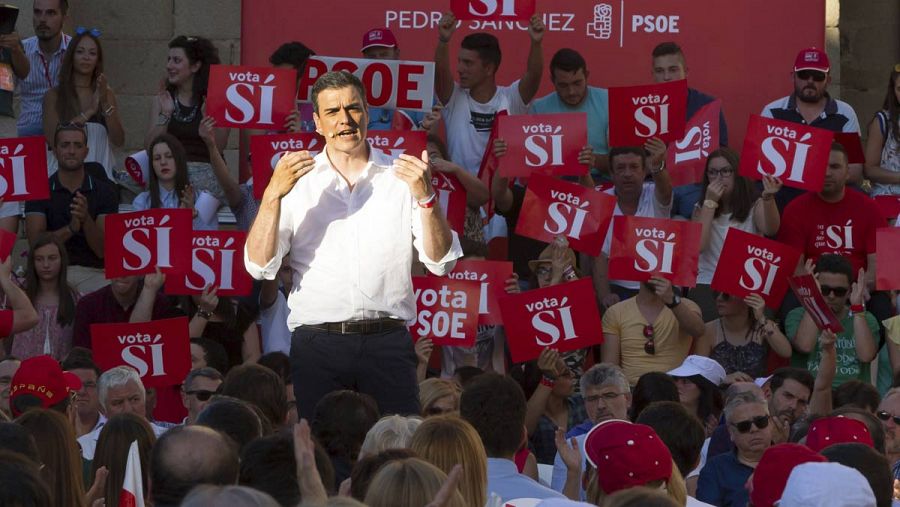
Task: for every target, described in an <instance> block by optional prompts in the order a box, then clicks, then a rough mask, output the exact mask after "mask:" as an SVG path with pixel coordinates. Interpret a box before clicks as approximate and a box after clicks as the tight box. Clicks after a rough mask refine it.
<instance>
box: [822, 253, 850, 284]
mask: <svg viewBox="0 0 900 507" xmlns="http://www.w3.org/2000/svg"><path fill="white" fill-rule="evenodd" d="M816 273H834V274H837V275H844V276H846V277H847V283H848V284H852V283H853V281H854V280H856V277H855V276H853V265H852V264H850V261H849V260H847V258H846V257H844V256H843V255H840V254H822V255H820V256H819V260H817V261H816Z"/></svg>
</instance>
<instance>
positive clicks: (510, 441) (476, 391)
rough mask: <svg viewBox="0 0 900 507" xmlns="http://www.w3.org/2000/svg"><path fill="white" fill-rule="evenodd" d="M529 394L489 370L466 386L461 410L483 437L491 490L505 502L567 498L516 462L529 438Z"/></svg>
mask: <svg viewBox="0 0 900 507" xmlns="http://www.w3.org/2000/svg"><path fill="white" fill-rule="evenodd" d="M525 408H526V401H525V393H523V392H522V388H521V387H519V384H517V383H516V381H515V380H513V379H512V378H510V377H507V376H504V375H499V374H497V373H485V374H483V375H479V376H477V377H475V378H474V379H473V380H472V381H471V382H470V383H469V385H467V386H466V389H465V391H463V393H462V396H461V397H460V400H459V413H460V415H461V416H462V418H463V419H465V420H466V421H468V422H469V424H471V425H472V426H473V427H474V428H475V431H477V432H478V436H480V437H481V442H482V443H483V444H484V450H485V452H486V453H487V457H488V460H487V491H488V495H490V494H491V493H494V494H496V495H497V496H499V497H500V498H501V499H502V500H503V501H504V502H509V501H511V500H514V499H517V498H539V499H545V498H565V497H564V496H563V495H562V494H560V493H557V492H556V491H553V490H552V489H550V488H547V487H545V486H542V485H541V484H540V483H538V482H537V481H535V480H534V479H532V478H530V477H528V476H525V475H522V474H520V473H519V470H518V469H517V468H516V464H515V462H514V461H513V459H514V457H515V455H516V453H517V452H518V451H519V449H521V448H522V446H523V445H524V444H525V440H526V439H527V438H528V434H527V431H526V430H525Z"/></svg>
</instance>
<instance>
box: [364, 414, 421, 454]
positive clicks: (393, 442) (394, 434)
mask: <svg viewBox="0 0 900 507" xmlns="http://www.w3.org/2000/svg"><path fill="white" fill-rule="evenodd" d="M420 424H422V418H421V417H416V416H410V417H403V416H402V415H396V414H395V415H389V416H385V417H382V418H381V419H379V420H378V422H377V423H375V426H372V428H371V429H370V430H369V432H368V433H366V439H365V440H363V444H362V447H360V449H359V459H362V458H364V457H366V456H374V455H376V454H378V453H380V452H381V451H386V450H388V449H403V448H405V447H409V442H410V440H411V439H412V436H413V434H414V433H415V432H416V428H418V427H419V425H420Z"/></svg>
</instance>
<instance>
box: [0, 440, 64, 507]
mask: <svg viewBox="0 0 900 507" xmlns="http://www.w3.org/2000/svg"><path fill="white" fill-rule="evenodd" d="M0 505H28V506H33V507H51V506H53V505H58V504H57V503H56V502H55V501H54V498H53V492H52V490H51V489H50V487H49V486H48V485H47V483H46V482H45V481H44V479H43V478H42V477H41V470H40V469H39V468H38V463H36V462H34V461H32V460H30V459H28V458H26V457H25V456H23V455H21V454H19V453H16V452H12V451H7V450H2V449H0Z"/></svg>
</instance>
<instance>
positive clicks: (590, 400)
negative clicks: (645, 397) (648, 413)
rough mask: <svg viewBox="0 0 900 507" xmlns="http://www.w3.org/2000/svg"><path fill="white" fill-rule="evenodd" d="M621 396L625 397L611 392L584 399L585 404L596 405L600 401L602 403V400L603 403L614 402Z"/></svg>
mask: <svg viewBox="0 0 900 507" xmlns="http://www.w3.org/2000/svg"><path fill="white" fill-rule="evenodd" d="M619 396H625V393H613V392H609V393H603V394H595V395H593V396H586V397H585V398H584V402H585V403H596V402H598V401H600V400H603V401H612V400H614V399H616V398H618V397H619Z"/></svg>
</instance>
